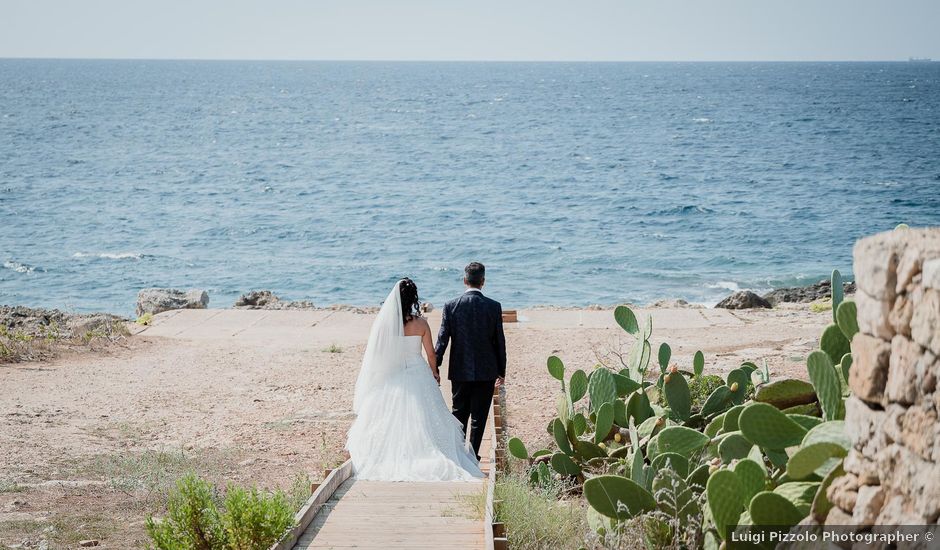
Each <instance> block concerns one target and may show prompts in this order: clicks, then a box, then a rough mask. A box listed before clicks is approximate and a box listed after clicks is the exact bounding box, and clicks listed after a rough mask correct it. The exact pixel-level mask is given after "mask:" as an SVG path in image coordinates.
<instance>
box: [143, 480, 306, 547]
mask: <svg viewBox="0 0 940 550" xmlns="http://www.w3.org/2000/svg"><path fill="white" fill-rule="evenodd" d="M293 525H294V514H293V510H292V508H291V506H290V504H289V503H288V501H287V497H286V496H285V495H284V493H282V492H280V491H278V492H276V493H274V494H273V495H268V494H266V493H263V492H262V491H259V490H258V489H255V488H252V489H244V488H241V487H229V488H228V491H227V493H226V496H225V500H224V502H223V505H222V510H220V506H219V495H218V491H217V490H216V488H214V487H213V486H212V484H211V483H209V482H208V481H205V480H203V479H200V478H199V477H198V476H196V475H195V474H187V475H186V476H184V477H182V478H181V479H180V480H179V481H178V482H177V486H176V491H174V492H173V493H171V494H170V497H169V501H168V502H167V514H166V517H164V518H163V519H155V518H152V517H151V518H149V519H148V520H147V533H148V534H149V535H150V539H151V542H152V543H153V547H154V548H156V549H157V550H265V549H267V548H269V547H270V546H271V545H272V544H274V543H275V542H277V541H278V540H280V538H281V537H282V536H283V535H284V533H286V532H287V530H288V529H290V528H291V527H293Z"/></svg>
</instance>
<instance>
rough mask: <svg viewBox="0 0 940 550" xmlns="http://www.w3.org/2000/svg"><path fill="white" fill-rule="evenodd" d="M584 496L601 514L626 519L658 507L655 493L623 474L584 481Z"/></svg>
mask: <svg viewBox="0 0 940 550" xmlns="http://www.w3.org/2000/svg"><path fill="white" fill-rule="evenodd" d="M584 497H585V499H586V500H587V501H588V504H589V505H590V506H591V508H594V509H595V510H597V511H598V512H600V513H601V514H603V515H605V516H607V517H610V518H616V519H618V520H626V519H630V518H632V517H636V516H638V515H640V514H643V513H646V512H651V511H653V510H655V509H656V500H655V499H653V495H651V494H650V493H649V491H647V490H646V489H644V488H643V487H642V486H641V485H639V484H637V483H636V482H634V481H632V480H630V479H627V478H625V477H621V476H614V475H602V476H596V477H592V478H591V479H589V480H587V481H585V482H584Z"/></svg>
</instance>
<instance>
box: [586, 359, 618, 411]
mask: <svg viewBox="0 0 940 550" xmlns="http://www.w3.org/2000/svg"><path fill="white" fill-rule="evenodd" d="M588 393H589V394H590V395H591V411H592V412H597V409H599V408H600V406H601V405H603V404H604V403H612V402H613V401H614V399H617V385H616V382H614V376H613V374H612V373H611V372H610V371H609V370H607V369H605V368H599V369H597V370H595V371H594V372H592V373H591V377H590V378H589V379H588Z"/></svg>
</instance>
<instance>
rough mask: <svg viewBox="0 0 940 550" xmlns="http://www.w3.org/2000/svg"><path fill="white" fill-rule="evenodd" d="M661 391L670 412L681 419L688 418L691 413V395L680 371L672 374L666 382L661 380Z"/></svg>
mask: <svg viewBox="0 0 940 550" xmlns="http://www.w3.org/2000/svg"><path fill="white" fill-rule="evenodd" d="M663 393H664V394H665V395H666V402H667V403H669V408H670V409H671V410H672V413H673V414H674V415H675V416H676V417H677V418H679V419H681V420H688V419H689V415H690V414H691V413H692V396H691V394H690V393H689V383H688V382H686V380H685V376H683V375H682V374H680V373H674V374H672V375H671V376H670V377H669V381H668V382H665V381H664V382H663Z"/></svg>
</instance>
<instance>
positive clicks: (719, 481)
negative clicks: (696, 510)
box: [705, 470, 782, 539]
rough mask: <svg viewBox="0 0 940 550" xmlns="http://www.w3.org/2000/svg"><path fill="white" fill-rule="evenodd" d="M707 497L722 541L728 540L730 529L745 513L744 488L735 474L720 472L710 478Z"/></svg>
mask: <svg viewBox="0 0 940 550" xmlns="http://www.w3.org/2000/svg"><path fill="white" fill-rule="evenodd" d="M705 495H706V496H707V498H708V510H709V511H710V512H711V516H712V521H713V522H714V523H715V527H716V528H717V530H718V534H719V535H720V536H721V538H722V539H727V538H728V535H729V529H730V528H731V527H733V526H734V525H735V524H736V523H737V522H738V518H740V517H741V512H742V511H744V503H745V500H744V495H745V492H744V486H743V485H741V481H740V480H739V479H738V476H736V475H735V474H734V472H732V471H730V470H718V471H717V472H715V473H714V474H712V475H711V477H709V478H708V483H707V484H706V485H705ZM781 498H782V497H781Z"/></svg>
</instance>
